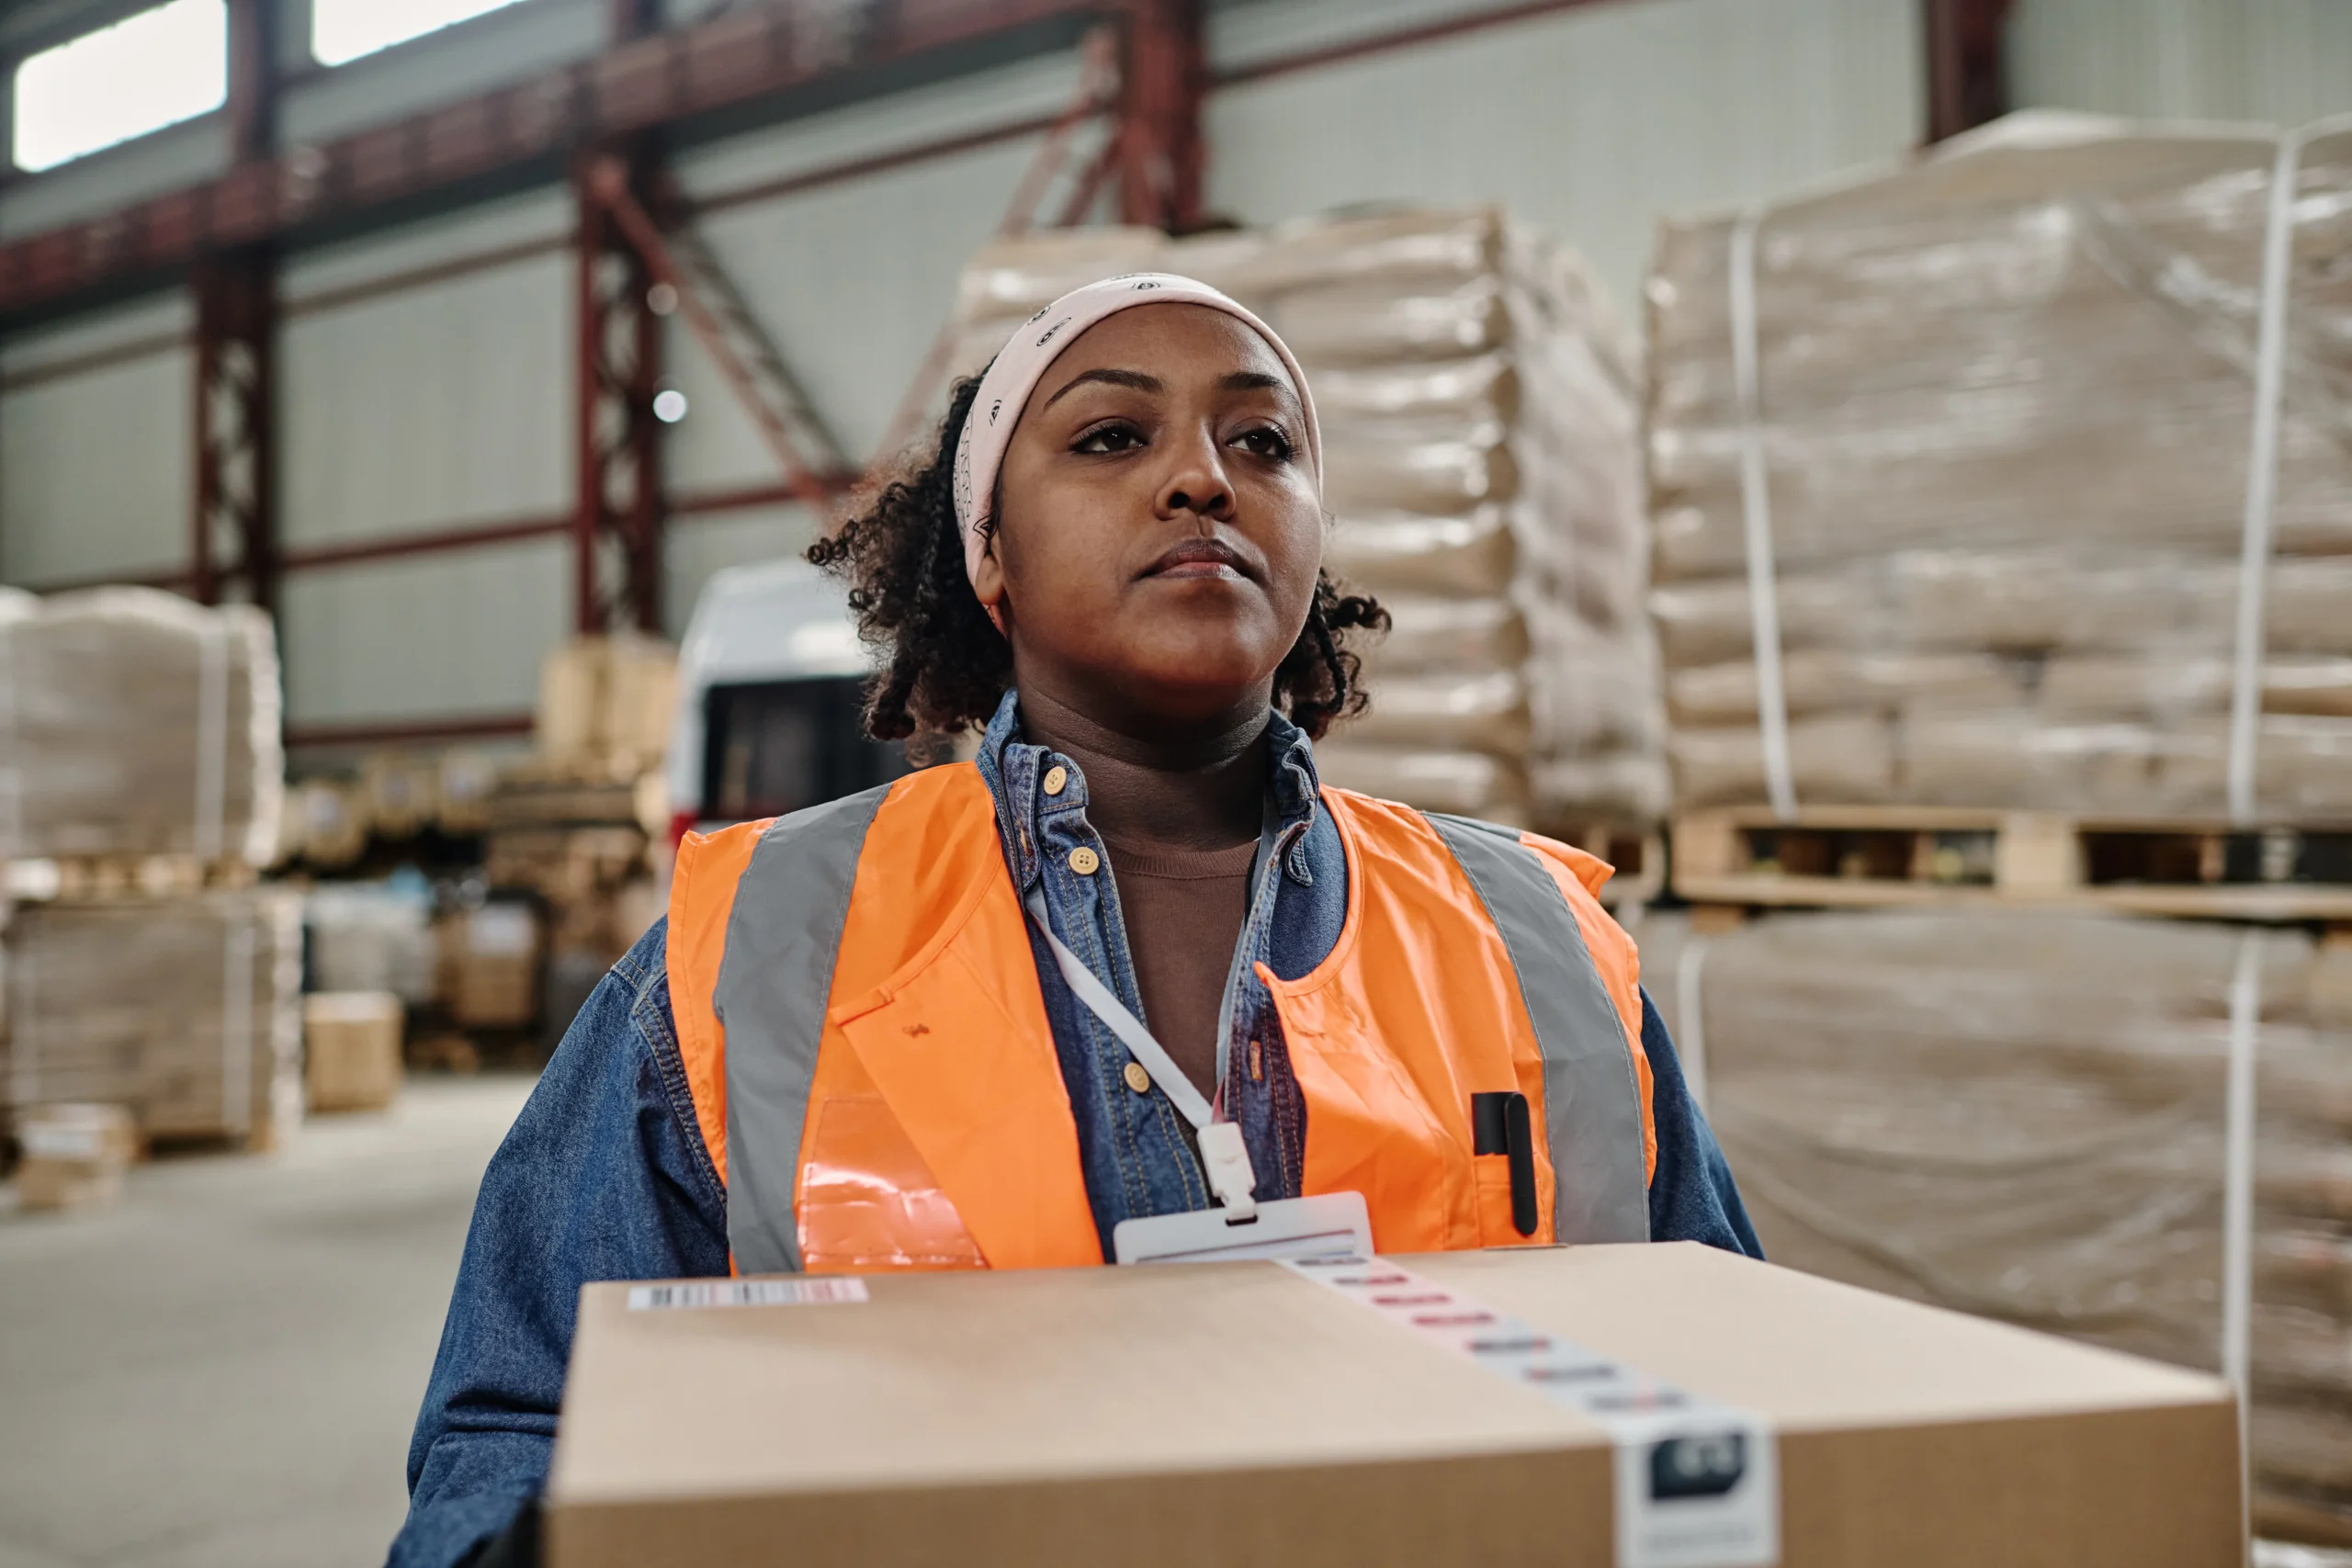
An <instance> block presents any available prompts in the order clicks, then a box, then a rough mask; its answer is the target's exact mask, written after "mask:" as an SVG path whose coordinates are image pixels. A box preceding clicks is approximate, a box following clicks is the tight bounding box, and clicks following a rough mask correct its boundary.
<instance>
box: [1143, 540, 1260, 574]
mask: <svg viewBox="0 0 2352 1568" xmlns="http://www.w3.org/2000/svg"><path fill="white" fill-rule="evenodd" d="M1144 575H1145V576H1146V577H1170V578H1176V579H1180V580H1182V579H1187V578H1225V579H1227V580H1228V581H1240V580H1241V579H1243V578H1246V577H1248V576H1249V575H1250V572H1249V570H1248V568H1247V567H1246V566H1245V565H1244V564H1243V562H1242V559H1241V552H1240V551H1238V550H1237V549H1235V548H1234V547H1232V546H1231V545H1228V544H1226V543H1224V542H1222V541H1221V540H1216V539H1186V540H1185V541H1184V542H1183V543H1182V544H1180V545H1178V546H1176V547H1174V548H1173V549H1170V551H1169V552H1168V553H1167V554H1166V555H1164V556H1161V557H1160V558H1159V559H1158V560H1156V561H1154V562H1152V564H1151V569H1150V570H1148V571H1147V572H1145V573H1144Z"/></svg>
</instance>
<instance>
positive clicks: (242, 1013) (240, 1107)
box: [220, 908, 260, 1133]
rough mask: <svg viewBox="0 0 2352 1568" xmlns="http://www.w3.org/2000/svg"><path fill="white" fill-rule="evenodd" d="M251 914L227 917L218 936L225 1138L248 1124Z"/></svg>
mask: <svg viewBox="0 0 2352 1568" xmlns="http://www.w3.org/2000/svg"><path fill="white" fill-rule="evenodd" d="M259 946H260V944H259V943H258V942H255V941H254V915H253V911H252V909H251V908H245V909H243V910H237V911H232V912H230V913H229V914H228V916H227V929H226V930H225V931H222V933H221V942H220V949H221V958H222V964H221V975H220V1123H221V1127H222V1129H223V1130H224V1131H227V1132H231V1133H244V1132H250V1131H251V1130H252V1128H253V1124H254V955H255V953H257V952H258V951H259Z"/></svg>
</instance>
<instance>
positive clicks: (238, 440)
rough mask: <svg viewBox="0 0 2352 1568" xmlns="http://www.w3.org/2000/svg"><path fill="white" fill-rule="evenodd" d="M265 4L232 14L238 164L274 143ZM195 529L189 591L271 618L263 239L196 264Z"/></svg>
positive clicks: (272, 424) (268, 320) (271, 274)
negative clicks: (234, 590) (243, 604)
mask: <svg viewBox="0 0 2352 1568" xmlns="http://www.w3.org/2000/svg"><path fill="white" fill-rule="evenodd" d="M276 17H277V7H276V6H275V5H273V4H272V3H271V0H231V3H230V6H229V8H228V28H229V39H228V56H229V102H228V111H227V112H228V118H229V131H230V137H229V140H230V152H231V155H232V158H233V159H234V160H235V161H236V163H237V164H239V165H240V166H241V167H243V166H250V165H253V164H258V163H260V162H262V161H264V160H266V158H267V157H268V156H269V151H270V146H271V143H272V142H273V141H275V139H276V136H277V58H278V55H277V26H276ZM193 281H194V293H195V295H196V399H195V401H196V476H195V481H196V482H195V519H194V521H195V530H194V537H193V539H192V540H191V541H190V543H191V546H192V551H193V553H192V557H191V577H192V583H191V586H192V587H193V589H194V592H195V594H196V597H197V598H198V600H199V601H201V602H202V603H204V604H213V603H216V602H218V601H219V599H220V597H221V590H222V587H223V585H224V583H229V582H234V583H237V584H240V585H241V597H243V598H245V599H247V600H250V601H251V602H252V603H254V604H259V605H261V606H263V607H264V608H265V609H268V610H271V611H273V612H274V611H275V610H276V609H277V586H278V576H279V570H280V562H279V558H278V547H277V264H276V261H275V259H274V258H273V256H272V254H271V250H270V246H269V245H268V244H267V243H249V244H244V245H239V246H237V247H235V248H233V249H230V250H225V251H221V252H218V253H216V254H210V255H207V256H205V257H204V258H203V259H202V260H200V261H199V262H198V264H197V267H196V273H195V277H194V280H193Z"/></svg>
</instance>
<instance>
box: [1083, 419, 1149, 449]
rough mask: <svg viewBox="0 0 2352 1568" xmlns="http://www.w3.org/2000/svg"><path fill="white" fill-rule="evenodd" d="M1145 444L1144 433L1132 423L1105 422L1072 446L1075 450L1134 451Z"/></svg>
mask: <svg viewBox="0 0 2352 1568" xmlns="http://www.w3.org/2000/svg"><path fill="white" fill-rule="evenodd" d="M1142 445H1143V433H1142V432H1140V431H1138V430H1137V429H1136V427H1135V426H1133V425H1131V424H1105V425H1101V426H1098V427H1097V428H1095V429H1093V430H1090V431H1088V432H1086V433H1085V434H1083V435H1080V437H1079V438H1078V440H1077V441H1076V442H1075V443H1073V444H1072V445H1071V446H1070V450H1071V451H1073V452H1096V453H1100V452H1132V451H1133V450H1135V449H1136V447H1138V446H1142Z"/></svg>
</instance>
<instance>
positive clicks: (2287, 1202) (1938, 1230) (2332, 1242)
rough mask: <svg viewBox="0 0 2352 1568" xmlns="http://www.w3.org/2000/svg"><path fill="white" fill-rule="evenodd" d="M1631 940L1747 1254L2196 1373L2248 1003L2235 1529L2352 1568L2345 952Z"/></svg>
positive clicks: (1872, 926) (1762, 928)
mask: <svg viewBox="0 0 2352 1568" xmlns="http://www.w3.org/2000/svg"><path fill="white" fill-rule="evenodd" d="M1635 935H1636V937H1637V939H1638V940H1639V941H1640V942H1641V946H1642V970H1643V975H1644V976H1645V980H1646V981H1647V983H1648V986H1649V988H1650V992H1651V995H1652V996H1653V997H1654V998H1655V999H1656V1000H1657V1004H1658V1008H1659V1010H1660V1012H1661V1014H1662V1015H1663V1016H1664V1018H1665V1019H1666V1021H1667V1023H1668V1028H1669V1029H1670V1031H1671V1032H1673V1034H1674V1035H1675V1037H1676V1039H1677V1040H1678V1041H1679V1043H1680V1046H1681V1049H1682V1053H1683V1055H1684V1058H1685V1062H1686V1066H1688V1067H1689V1068H1690V1069H1691V1076H1692V1077H1693V1079H1694V1082H1695V1081H1697V1080H1699V1079H1701V1078H1702V1077H1703V1081H1704V1084H1705V1097H1706V1108H1707V1113H1708V1116H1709V1118H1710V1120H1711V1121H1712V1122H1713V1125H1714V1128H1715V1131H1716V1133H1717V1134H1718V1136H1719V1137H1720V1138H1721V1140H1722V1142H1723V1145H1724V1152H1725V1154H1726V1155H1727V1156H1728V1157H1729V1159H1730V1163H1731V1168H1732V1169H1733V1171H1734V1172H1735V1174H1736V1177H1737V1179H1738V1181H1739V1185H1740V1190H1741V1192H1742V1193H1743V1195H1744V1196H1745V1198H1746V1199H1747V1205H1748V1210H1749V1213H1750V1214H1751V1216H1752V1217H1753V1218H1754V1220H1755V1222H1756V1226H1757V1230H1758V1235H1759V1237H1760V1239H1761V1240H1762V1242H1763V1244H1764V1250H1765V1254H1766V1256H1767V1257H1769V1258H1772V1259H1773V1261H1775V1262H1777V1263H1781V1264H1783V1265H1786V1266H1789V1267H1792V1268H1797V1269H1804V1270H1806V1271H1808V1272H1812V1273H1816V1274H1822V1275H1826V1276H1828V1277H1830V1278H1833V1279H1838V1280H1846V1281H1848V1282H1849V1283H1853V1284H1858V1285H1862V1286H1866V1287H1868V1288H1870V1289H1873V1290H1879V1291H1886V1292H1894V1293H1895V1294H1898V1295H1905V1296H1910V1297H1914V1298H1916V1299H1918V1300H1923V1301H1929V1302H1934V1303H1940V1304H1942V1305H1945V1306H1949V1307H1953V1308H1957V1309H1959V1310H1961V1311H1964V1312H1970V1313H1977V1314H1985V1315H1989V1316H1993V1317H1998V1318H2004V1319H2007V1320H2008V1321H2010V1322H2014V1323H2018V1324H2022V1325H2026V1326H2029V1327H2032V1328H2037V1329H2041V1330H2044V1331H2047V1332H2052V1333H2058V1334H2064V1335H2067V1336H2069V1337H2075V1338H2079V1339H2086V1340H2089V1341H2092V1342H2095V1343H2098V1344H2102V1345H2108V1346H2111V1347H2114V1348H2119V1349H2123V1350H2128V1351H2131V1352H2134V1353H2136V1354H2140V1355H2145V1356H2154V1357H2158V1358H2161V1359H2165V1360H2169V1361H2174V1362H2177V1363H2180V1364H2182V1365H2186V1366H2191V1367H2199V1368H2204V1369H2209V1370H2219V1369H2220V1368H2221V1366H2222V1350H2221V1344H2222V1332H2223V1308H2222V1298H2223V1289H2224V1286H2223V1280H2224V1274H2225V1267H2224V1256H2223V1255H2224V1249H2225V1236H2226V1235H2227V1234H2228V1227H2227V1226H2226V1224H2225V1221H2224V1188H2225V1176H2224V1171H2225V1167H2226V1163H2227V1145H2228V1137H2229V1120H2228V1116H2227V1111H2226V1107H2227V1096H2228V1090H2227V1084H2228V1076H2229V1064H2230V1060H2231V1053H2232V1037H2233V1030H2232V1012H2233V1010H2232V999H2233V987H2250V988H2248V989H2243V990H2241V991H2240V992H2239V995H2240V998H2241V1000H2242V1002H2243V1003H2244V1004H2245V1005H2244V1006H2243V1007H2242V1008H2241V1013H2242V1016H2243V1017H2244V1018H2245V1020H2246V1021H2248V1022H2251V1023H2252V1024H2253V1025H2254V1028H2253V1029H2252V1031H2251V1032H2248V1033H2246V1034H2245V1036H2244V1037H2243V1039H2244V1043H2245V1045H2246V1046H2248V1047H2250V1048H2251V1050H2252V1052H2253V1057H2252V1059H2253V1061H2254V1063H2255V1064H2256V1072H2255V1083H2256V1090H2255V1095H2256V1098H2255V1111H2256V1116H2255V1122H2254V1125H2255V1128H2256V1132H2255V1136H2254V1140H2253V1145H2252V1148H2253V1154H2254V1179H2253V1180H2254V1187H2253V1192H2254V1215H2255V1218H2254V1224H2253V1228H2252V1230H2251V1231H2250V1232H2249V1233H2248V1235H2247V1237H2246V1242H2247V1259H2248V1262H2249V1265H2250V1268H2251V1273H2252V1279H2253V1290H2252V1297H2251V1314H2250V1319H2249V1321H2250V1326H2251V1334H2250V1340H2249V1344H2250V1350H2251V1359H2250V1364H2251V1372H2252V1376H2251V1382H2252V1388H2253V1394H2254V1406H2253V1411H2254V1415H2253V1426H2252V1432H2253V1464H2254V1477H2255V1485H2256V1523H2257V1525H2258V1526H2259V1527H2260V1528H2261V1529H2263V1531H2264V1532H2265V1533H2267V1534H2276V1535H2279V1536H2284V1537H2290V1538H2298V1539H2304V1540H2318V1541H2323V1542H2332V1543H2335V1544H2343V1545H2352V1359H2347V1358H2346V1354H2345V1346H2346V1343H2347V1339H2352V1144H2347V1141H2346V1134H2347V1133H2352V946H2346V945H2342V944H2314V943H2313V942H2312V939H2311V938H2310V937H2309V936H2307V935H2305V934H2303V933H2301V932H2297V931H2253V930H2242V929H2234V928H2231V927H2226V926H2218V925H2201V924H2190V923H2174V922H2165V921H2157V920H2136V919H2117V918H2112V917H2107V916H2098V915H2058V914H2022V913H2015V912H1986V913H1960V914H1928V913H1869V914H1820V915H1785V916H1775V917H1770V918H1767V919H1759V920H1756V921H1753V922H1751V923H1750V924H1748V925H1747V926H1745V927H1743V928H1741V929H1739V930H1737V931H1734V932H1730V933H1725V934H1720V935H1713V936H1704V937H1702V936H1694V935H1693V934H1692V933H1691V931H1690V930H1689V927H1688V923H1687V922H1686V921H1685V920H1683V919H1679V918H1677V917H1659V916H1652V917H1649V918H1647V919H1645V920H1643V921H1642V922H1641V923H1640V926H1639V928H1638V929H1637V931H1636V932H1635Z"/></svg>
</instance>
